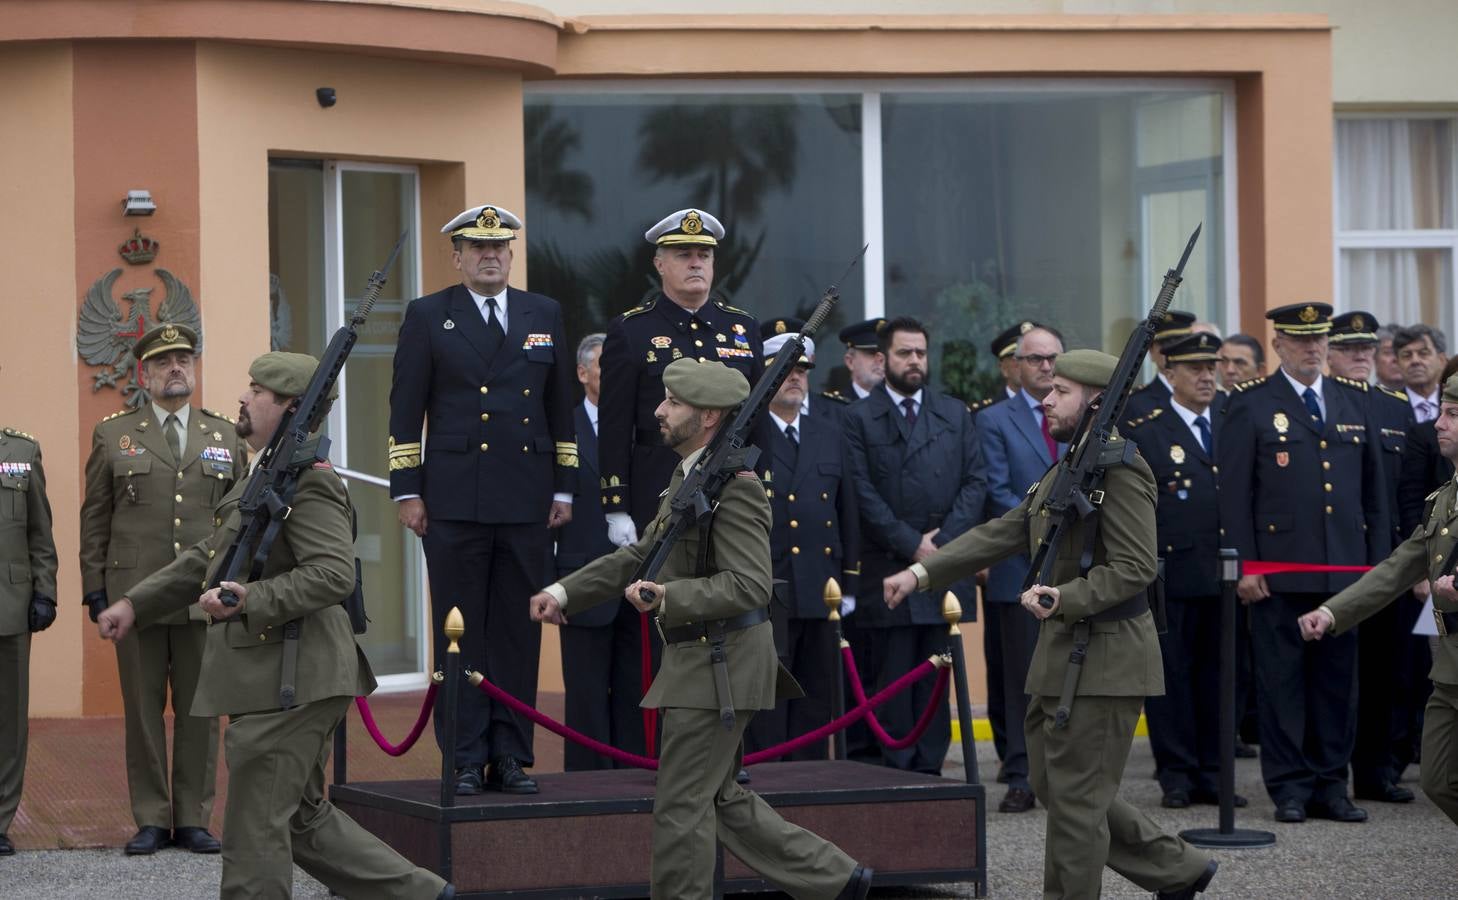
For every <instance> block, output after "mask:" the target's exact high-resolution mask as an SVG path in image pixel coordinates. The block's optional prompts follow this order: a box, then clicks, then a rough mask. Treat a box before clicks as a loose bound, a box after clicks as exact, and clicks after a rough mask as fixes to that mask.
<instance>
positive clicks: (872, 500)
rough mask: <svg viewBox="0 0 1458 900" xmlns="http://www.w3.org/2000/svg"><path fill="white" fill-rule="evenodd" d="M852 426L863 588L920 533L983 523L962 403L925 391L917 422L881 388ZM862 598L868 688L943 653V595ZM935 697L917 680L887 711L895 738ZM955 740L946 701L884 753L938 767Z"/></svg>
mask: <svg viewBox="0 0 1458 900" xmlns="http://www.w3.org/2000/svg"><path fill="white" fill-rule="evenodd" d="M845 428H846V444H847V446H848V447H849V448H850V459H851V476H852V479H853V481H854V483H855V487H856V499H857V501H858V503H859V504H860V513H861V540H862V542H863V545H862V549H861V583H862V584H866V585H879V584H881V581H882V579H883V578H885V577H886V576H888V575H891V574H893V573H895V572H899V571H901V570H902V569H904V568H906V567H907V566H908V565H910V564H911V562H912V554H914V553H915V552H916V550H917V548H918V547H919V546H920V545H921V536H922V535H923V534H924V533H926V532H928V531H931V530H932V529H933V528H940V529H941V531H940V533H938V534H937V536H936V537H935V538H933V539H932V541H933V543H935V544H936V545H937V546H941V545H943V544H945V543H947V542H948V541H950V540H952V539H953V538H955V537H957V536H958V535H960V534H962V533H963V532H965V531H967V530H969V529H970V528H972V527H973V526H975V525H977V524H978V523H979V522H981V521H982V516H983V504H984V502H985V499H986V493H987V481H986V476H985V473H984V471H983V466H982V445H981V441H980V440H979V439H978V437H977V429H976V428H975V427H974V426H973V424H972V416H971V414H970V413H968V412H967V406H966V404H964V403H963V402H962V401H960V400H957V399H955V398H953V397H948V396H946V395H944V394H938V393H936V392H934V391H931V390H923V391H922V405H921V410H920V412H919V413H918V415H917V420H916V425H915V426H914V427H913V426H911V425H909V424H907V421H906V416H905V415H904V414H903V412H902V410H901V409H900V408H898V407H897V406H896V405H894V404H893V402H892V399H891V395H890V393H889V392H888V391H887V389H886V388H885V387H884V386H882V387H878V388H876V390H874V391H872V392H871V394H870V396H868V397H867V398H866V399H865V400H864V401H862V402H860V403H854V404H852V405H851V406H850V407H848V408H847V410H846V426H845ZM970 584H971V583H970V582H958V583H957V584H956V585H954V586H953V588H952V590H953V591H954V592H956V593H957V594H958V595H959V596H960V597H962V598H964V609H974V608H975V607H973V606H972V604H971V602H970V600H971V598H972V597H973V596H974V595H973V593H972V590H971V589H969V586H970ZM864 594H865V596H862V597H858V598H857V602H858V607H857V609H856V612H855V614H854V616H853V617H852V618H853V619H854V620H855V624H856V631H855V633H856V634H857V635H858V636H859V637H860V639H862V640H864V641H865V657H866V659H867V662H868V666H867V669H868V671H867V670H863V671H862V672H861V677H862V678H863V679H864V680H866V681H867V683H868V688H867V692H868V693H870V692H872V691H873V690H875V689H878V688H880V687H882V686H884V685H886V684H888V683H890V682H891V681H893V680H895V679H896V678H898V677H900V676H901V675H902V674H904V673H905V672H906V671H908V670H909V669H911V668H912V667H913V666H915V665H916V664H917V662H918V661H919V660H922V659H926V658H927V656H929V655H931V654H932V653H935V652H940V651H941V650H943V649H945V647H946V644H947V631H946V624H945V622H944V620H943V619H942V614H941V595H940V594H937V595H935V596H933V595H932V594H930V593H928V592H926V591H918V592H916V593H913V594H912V595H911V596H910V597H908V598H907V599H906V601H905V602H904V603H902V604H901V605H900V606H898V607H897V608H896V609H894V610H893V609H889V608H887V606H886V603H885V601H884V600H883V599H882V597H881V592H880V591H878V590H870V591H866V592H864ZM930 694H931V686H930V684H929V683H919V684H918V686H917V687H916V688H914V689H913V690H910V691H907V692H905V693H903V694H901V695H900V696H898V697H897V698H896V699H895V700H893V701H892V702H890V703H888V704H886V705H885V706H883V707H881V710H882V712H881V714H880V719H881V721H882V723H884V724H885V725H886V727H887V729H888V730H889V731H890V732H891V733H892V734H893V735H900V734H904V733H906V732H908V731H910V730H911V727H912V725H913V724H914V723H915V720H916V716H917V715H918V714H919V713H920V711H921V709H922V708H923V707H925V705H926V704H927V702H928V700H929V699H930ZM950 740H951V722H950V716H949V713H948V711H947V707H946V706H943V707H942V708H941V709H940V710H939V711H938V712H937V716H936V718H935V719H934V720H933V721H932V723H931V727H930V728H929V729H928V730H927V732H926V734H925V735H924V736H923V737H922V739H921V740H920V741H918V742H917V744H916V745H915V746H914V747H910V748H907V749H905V750H895V751H891V750H885V749H884V748H883V750H882V755H883V757H884V759H885V761H886V763H887V764H888V765H893V766H895V767H897V768H902V769H915V770H917V771H924V772H940V771H941V766H942V759H943V758H944V757H945V756H946V751H947V746H948V744H949V742H950Z"/></svg>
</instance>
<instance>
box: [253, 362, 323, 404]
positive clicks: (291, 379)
mask: <svg viewBox="0 0 1458 900" xmlns="http://www.w3.org/2000/svg"><path fill="white" fill-rule="evenodd" d="M318 367H319V360H317V359H315V358H314V357H312V356H310V355H309V354H307V353H285V352H283V351H281V350H275V351H274V352H272V353H265V354H263V355H262V356H260V357H258V358H257V359H255V360H254V361H253V365H251V366H249V367H248V377H249V378H250V379H252V381H253V383H254V384H257V385H260V386H262V387H266V388H268V389H269V390H270V391H273V392H274V393H275V394H278V395H279V396H280V397H297V396H299V395H300V394H302V393H304V390H305V389H306V388H307V387H308V386H309V379H311V378H313V377H314V370H315V369H317V368H318ZM338 397H339V383H338V382H335V383H334V387H333V388H332V389H331V390H330V391H329V399H330V400H334V399H337V398H338Z"/></svg>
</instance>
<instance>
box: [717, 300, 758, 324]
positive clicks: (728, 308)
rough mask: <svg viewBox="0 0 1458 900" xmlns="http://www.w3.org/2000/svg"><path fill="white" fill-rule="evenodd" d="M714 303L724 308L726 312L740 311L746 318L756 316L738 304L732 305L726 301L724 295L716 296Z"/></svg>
mask: <svg viewBox="0 0 1458 900" xmlns="http://www.w3.org/2000/svg"><path fill="white" fill-rule="evenodd" d="M714 305H715V306H717V307H719V308H720V309H722V310H724V312H731V313H738V314H739V315H741V316H744V317H745V318H749V319H752V318H754V316H753V315H752V314H751V313H748V312H746V311H745V310H742V309H740V308H739V307H737V306H730V305H729V304H727V303H725V302H724V298H723V297H715V298H714Z"/></svg>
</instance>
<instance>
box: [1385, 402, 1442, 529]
mask: <svg viewBox="0 0 1458 900" xmlns="http://www.w3.org/2000/svg"><path fill="white" fill-rule="evenodd" d="M1402 457H1403V458H1402V469H1401V472H1400V473H1399V475H1398V479H1397V514H1398V525H1399V527H1400V528H1401V529H1402V533H1403V534H1404V535H1410V534H1412V532H1413V529H1414V528H1417V527H1418V526H1419V525H1421V524H1423V507H1424V506H1425V505H1426V504H1427V498H1428V495H1429V494H1431V493H1432V492H1433V491H1436V490H1437V489H1438V488H1440V487H1442V486H1443V484H1444V483H1445V482H1447V481H1449V480H1450V479H1452V477H1453V463H1452V462H1450V461H1449V460H1448V458H1447V457H1446V456H1444V455H1443V451H1442V450H1440V449H1439V448H1438V430H1437V428H1436V426H1435V425H1434V424H1433V423H1432V422H1419V423H1417V424H1416V425H1414V426H1412V428H1411V430H1410V431H1409V432H1408V435H1407V445H1406V448H1405V449H1404V451H1403V454H1402Z"/></svg>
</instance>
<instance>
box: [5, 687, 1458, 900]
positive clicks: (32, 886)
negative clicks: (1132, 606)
mask: <svg viewBox="0 0 1458 900" xmlns="http://www.w3.org/2000/svg"><path fill="white" fill-rule="evenodd" d="M543 701H544V703H543V705H544V707H545V708H547V709H551V708H552V707H553V706H554V705H555V706H558V707H560V697H556V698H548V697H543ZM412 702H413V703H414V705H415V707H414V709H418V704H419V697H418V695H417V696H416V697H414V698H413V699H412V698H411V697H408V696H406V697H399V698H390V699H383V700H381V701H377V703H376V704H375V706H376V712H377V715H378V717H379V718H380V720H381V726H382V728H383V729H384V730H385V733H386V735H387V736H388V737H391V738H395V739H398V737H399V736H400V735H402V734H403V733H404V732H405V730H406V729H407V727H408V725H409V721H410V720H411V719H413V716H414V709H412V708H411V704H412ZM90 721H91V722H92V723H93V726H92V728H91V730H92V731H96V732H99V733H98V734H88V735H87V736H86V737H87V738H88V739H87V740H85V741H79V740H78V736H79V735H78V733H77V732H78V730H79V726H76V725H75V724H74V723H72V722H67V723H58V724H57V725H56V727H54V728H48V727H46V726H45V723H40V724H41V727H40V728H39V729H38V730H39V731H40V732H41V734H40V735H39V745H40V746H41V748H42V752H41V753H40V754H39V756H40V759H37V753H36V744H34V743H33V745H32V755H31V764H30V769H31V771H30V781H29V782H28V783H27V790H26V801H25V805H24V806H23V807H22V813H23V814H24V815H25V821H24V822H21V821H18V822H17V826H16V827H15V828H13V829H12V834H13V836H14V837H15V838H16V840H17V843H18V844H19V845H20V846H21V848H22V852H21V853H19V854H18V855H17V856H14V857H11V858H8V859H3V860H0V897H4V898H7V900H9V898H15V900H29V898H41V897H46V898H52V897H60V898H93V897H105V898H109V900H110V898H115V900H196V898H201V897H209V896H216V895H217V887H218V880H219V873H220V863H219V858H218V857H216V856H212V857H205V856H193V855H191V854H187V853H182V852H180V851H176V850H169V851H164V852H163V853H160V854H158V855H157V856H154V857H150V858H136V859H128V858H125V857H123V856H122V855H121V853H120V851H119V850H117V849H114V848H115V847H117V846H119V845H120V843H121V842H122V841H124V840H125V838H126V837H127V836H129V835H130V823H129V822H128V821H126V809H125V798H124V797H111V796H102V795H101V794H100V793H99V792H98V789H97V786H98V785H119V784H122V783H123V782H122V781H120V780H114V779H116V778H118V777H119V770H118V771H116V772H112V771H111V770H113V769H117V763H116V759H117V758H118V757H117V754H118V753H119V752H120V735H119V728H120V723H119V721H117V720H109V721H112V722H113V723H114V725H113V726H112V728H111V729H110V731H117V732H118V733H117V734H114V735H110V736H108V729H106V728H104V727H100V725H104V723H105V722H106V721H108V720H90ZM98 723H99V724H98ZM353 724H354V730H353V734H352V736H353V737H355V738H356V739H355V740H354V743H353V745H352V752H351V753H350V766H351V780H371V779H376V778H385V777H391V778H399V777H424V775H425V773H427V772H430V771H431V770H432V769H434V770H435V771H439V756H438V755H436V753H435V750H434V747H433V746H432V745H431V741H430V739H429V736H428V735H427V736H426V737H425V738H424V739H423V740H422V742H421V745H420V746H419V747H418V748H417V749H416V750H414V751H412V752H411V753H410V754H408V755H407V756H405V757H403V758H401V759H398V760H396V759H391V758H389V757H386V756H385V755H384V754H382V753H380V752H379V751H378V750H376V749H375V748H374V747H373V746H372V745H366V744H365V741H366V740H367V738H364V737H363V733H362V729H361V728H360V727H359V724H358V719H357V718H355V719H354V720H353ZM63 726H64V727H63ZM108 742H109V743H108ZM953 750H954V753H955V752H956V750H957V748H956V747H955V746H954V748H953ZM538 755H539V761H540V763H541V767H542V768H543V770H560V764H561V745H560V742H559V741H557V740H556V739H555V738H552V737H551V736H550V735H546V736H541V737H539V738H538ZM978 756H979V765H980V766H981V768H982V771H983V773H984V774H985V775H986V776H988V777H990V776H991V774H992V772H993V771H994V770H995V761H994V759H993V756H992V748H991V745H990V744H981V745H979V746H978ZM957 758H958V762H957V763H956V764H955V765H951V766H949V767H948V769H947V772H946V774H947V775H948V776H951V777H960V775H961V765H960V754H958V756H957ZM63 759H70V760H77V761H80V762H79V764H78V765H62V760H63ZM38 771H39V772H42V773H46V772H49V775H47V776H46V777H45V778H44V779H42V780H44V781H45V783H44V784H37V783H36V782H37V772H38ZM1152 771H1153V762H1152V760H1151V757H1150V753H1149V744H1148V741H1147V740H1144V739H1142V738H1140V739H1136V740H1135V744H1134V752H1133V754H1132V756H1131V758H1130V761H1129V767H1128V771H1127V773H1126V778H1125V782H1124V787H1123V796H1124V798H1125V799H1126V800H1128V801H1129V802H1131V803H1133V804H1135V805H1136V806H1138V807H1139V808H1140V809H1143V810H1145V811H1146V812H1147V813H1148V814H1149V815H1150V816H1151V817H1152V818H1153V819H1154V820H1155V821H1156V822H1158V823H1160V824H1161V825H1163V826H1164V827H1166V828H1168V829H1170V830H1179V829H1184V828H1190V827H1207V826H1213V825H1215V824H1217V814H1216V811H1215V809H1214V808H1213V807H1195V808H1193V809H1191V810H1184V811H1171V810H1165V809H1161V808H1160V807H1159V789H1158V787H1157V785H1156V784H1155V783H1154V781H1153V780H1152V778H1151V777H1150V775H1151V773H1152ZM58 772H61V773H64V774H65V775H66V777H65V778H64V779H62V780H61V781H59V782H57V781H55V780H54V778H55V775H56V773H58ZM387 773H388V774H387ZM1237 784H1238V789H1239V790H1240V792H1241V793H1243V794H1245V795H1246V796H1248V797H1249V798H1250V799H1251V806H1250V808H1248V809H1246V810H1241V811H1238V812H1239V815H1238V817H1237V822H1236V824H1237V826H1241V827H1247V828H1261V829H1266V830H1270V831H1273V832H1275V834H1276V836H1277V844H1276V846H1274V847H1272V848H1269V849H1264V850H1243V851H1226V852H1223V853H1220V854H1217V855H1218V858H1219V859H1220V873H1219V875H1218V876H1217V878H1216V880H1215V882H1214V884H1213V885H1212V887H1211V890H1210V891H1209V892H1208V893H1207V894H1206V895H1205V896H1208V897H1211V898H1219V897H1292V898H1343V897H1364V898H1369V897H1375V898H1386V897H1404V898H1421V900H1426V898H1434V900H1436V898H1449V897H1454V896H1458V869H1455V868H1454V865H1453V853H1452V850H1451V848H1452V846H1453V843H1454V839H1455V837H1458V830H1455V828H1454V826H1453V824H1452V823H1451V822H1449V821H1448V820H1447V819H1446V818H1445V817H1444V816H1443V815H1442V813H1440V812H1439V811H1438V810H1437V809H1436V808H1435V807H1434V806H1432V804H1430V803H1428V802H1427V800H1426V799H1425V798H1423V797H1422V796H1421V794H1419V797H1418V800H1417V801H1416V802H1415V803H1413V804H1411V805H1408V806H1389V805H1385V804H1380V803H1368V804H1366V807H1367V809H1368V810H1369V812H1370V813H1371V820H1370V821H1369V822H1368V823H1366V824H1365V825H1338V824H1335V823H1330V822H1308V823H1306V824H1304V825H1277V824H1276V823H1274V822H1273V821H1272V819H1271V813H1272V811H1273V808H1272V806H1271V803H1270V801H1269V800H1268V799H1267V798H1266V797H1265V795H1264V793H1263V792H1262V791H1261V790H1260V773H1259V768H1258V765H1257V762H1256V761H1255V760H1243V761H1240V763H1239V765H1238V769H1237ZM1410 786H1412V787H1414V788H1416V785H1415V784H1410ZM33 787H34V788H36V798H35V799H37V800H39V798H40V797H46V798H49V799H48V800H46V801H45V802H32V800H33V796H32V788H33ZM1002 790H1003V789H1002V786H1001V785H995V784H994V785H992V786H991V787H990V788H989V792H988V793H989V797H990V802H991V805H992V807H993V809H995V808H996V803H997V801H998V799H1000V798H1001V796H1002ZM106 793H108V794H109V793H112V792H111V791H107V792H106ZM122 793H124V791H122ZM68 798H69V800H68ZM70 801H77V802H71V805H65V804H66V803H67V802H70ZM219 809H220V810H221V801H220V805H219ZM42 812H44V815H45V816H49V817H51V818H50V819H47V820H45V821H40V820H39V814H40V813H42ZM88 821H89V822H91V823H92V824H91V825H86V823H87V822H88ZM108 823H109V824H108ZM93 834H100V835H102V836H104V837H105V841H104V842H103V843H105V844H106V845H109V847H110V849H65V850H56V849H51V850H35V849H27V848H32V847H36V846H41V845H43V842H42V840H41V839H42V837H44V836H46V835H50V836H52V838H56V839H55V840H52V841H51V843H50V844H49V846H51V847H57V846H77V844H78V843H80V842H79V841H78V840H77V838H78V837H81V836H84V835H93ZM1042 835H1043V811H1042V809H1041V808H1039V809H1038V810H1036V811H1034V812H1032V813H1027V814H1024V815H1011V816H1010V815H1002V814H999V813H997V812H990V813H989V814H988V835H987V843H988V860H989V863H990V869H991V873H990V880H989V888H990V893H991V895H992V896H994V897H1012V898H1034V897H1038V896H1040V894H1041V879H1042V853H1043V836H1042ZM67 841H69V842H70V843H64V842H67ZM1104 893H1105V895H1106V896H1110V897H1135V896H1148V895H1147V894H1145V893H1143V892H1141V891H1139V890H1138V889H1137V888H1136V887H1135V886H1134V885H1132V884H1130V883H1129V882H1127V881H1125V880H1124V879H1122V878H1120V877H1119V876H1117V875H1115V874H1113V873H1111V872H1110V873H1106V875H1105V878H1104ZM294 896H295V897H299V898H324V897H327V896H328V892H327V891H325V890H324V888H323V887H322V886H321V885H319V883H318V882H315V881H314V880H313V879H311V878H309V877H308V876H307V875H305V874H304V873H303V872H296V881H295V893H294ZM873 896H874V897H877V898H882V900H886V898H892V897H924V898H932V897H971V896H973V893H972V888H971V886H970V885H949V886H946V887H945V888H942V889H937V890H920V891H907V890H895V891H892V890H876V891H874V892H873Z"/></svg>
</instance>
